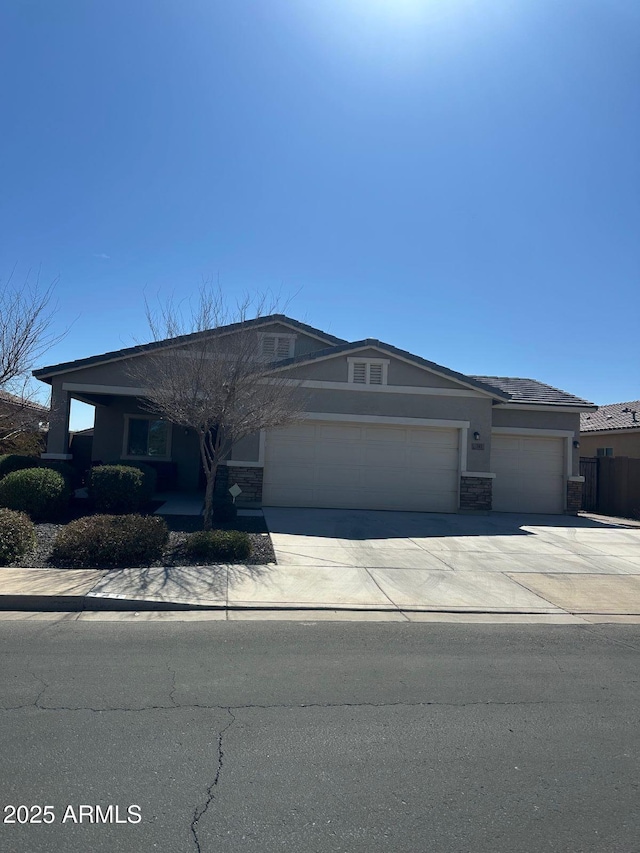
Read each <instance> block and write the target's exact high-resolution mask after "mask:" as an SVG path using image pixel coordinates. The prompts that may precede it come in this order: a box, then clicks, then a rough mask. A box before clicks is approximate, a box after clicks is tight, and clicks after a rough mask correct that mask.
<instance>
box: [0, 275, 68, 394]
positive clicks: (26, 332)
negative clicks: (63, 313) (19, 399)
mask: <svg viewBox="0 0 640 853" xmlns="http://www.w3.org/2000/svg"><path fill="white" fill-rule="evenodd" d="M57 282H58V280H57V279H55V280H54V281H53V282H52V283H51V284H50V285H49V286H48V287H44V288H43V287H41V285H40V276H39V275H37V276H36V278H35V281H32V280H31V276H30V274H29V273H27V276H26V277H25V279H24V281H23V282H22V283H21V284H18V283H17V282H16V281H15V269H14V270H13V271H12V272H11V274H10V275H9V278H8V279H7V280H6V282H2V281H0V389H2V390H4V391H8V392H9V393H14V394H17V395H18V396H22V395H24V389H25V383H26V381H27V380H28V378H29V376H30V374H31V369H32V367H33V365H34V364H35V362H36V361H37V360H38V359H39V358H40V356H42V355H43V354H44V353H45V352H46V351H47V350H48V349H50V348H51V347H52V346H54V345H55V344H57V343H59V341H61V340H62V339H63V338H64V336H65V335H66V331H65V332H62V333H59V334H58V333H56V332H54V331H53V318H54V316H55V313H56V306H55V304H54V302H53V296H54V291H55V287H56V285H57Z"/></svg>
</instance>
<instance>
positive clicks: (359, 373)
mask: <svg viewBox="0 0 640 853" xmlns="http://www.w3.org/2000/svg"><path fill="white" fill-rule="evenodd" d="M353 381H354V382H360V383H361V384H362V385H366V383H367V364H366V362H364V361H356V363H355V364H354V365H353Z"/></svg>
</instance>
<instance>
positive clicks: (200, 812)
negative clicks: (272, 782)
mask: <svg viewBox="0 0 640 853" xmlns="http://www.w3.org/2000/svg"><path fill="white" fill-rule="evenodd" d="M226 710H227V712H228V714H229V715H230V717H231V719H230V721H229V722H228V724H227V725H226V726H225V727H224V728H223V729H222V731H221V732H220V733H219V734H218V766H217V767H216V774H215V776H214V778H213V782H212V783H211V784H210V785H209V787H208V788H207V790H206V794H205V797H206V799H205V802H204V805H203V806H199V807H198V808H196V810H195V811H194V813H193V819H192V821H191V835H192V836H193V843H194V844H195V847H196V850H197V851H198V853H202V847H201V845H200V839H199V837H198V824H199V822H200V820H201V819H202V817H203V816H204V815H205V814H206V812H207V809H208V808H209V806H210V805H211V803H212V802H213V800H214V797H215V789H216V787H217V785H218V782H219V781H220V774H221V772H222V764H223V760H224V750H223V749H222V739H223V736H224V733H225V732H226V731H227V730H228V729H230V728H231V726H232V725H233V724H234V723H235V721H236V718H235V717H234V716H233V713H232V712H231V710H230V709H229V708H227V709H226Z"/></svg>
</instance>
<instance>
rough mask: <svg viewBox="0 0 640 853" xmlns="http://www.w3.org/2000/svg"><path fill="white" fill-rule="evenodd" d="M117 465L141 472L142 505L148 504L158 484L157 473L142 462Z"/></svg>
mask: <svg viewBox="0 0 640 853" xmlns="http://www.w3.org/2000/svg"><path fill="white" fill-rule="evenodd" d="M119 464H120V465H123V466H124V467H125V468H135V469H136V470H138V471H142V474H143V485H142V504H146V503H149V501H150V500H151V498H152V497H153V495H154V494H155V491H156V486H157V484H158V473H157V471H156V469H155V468H153V467H152V466H151V465H145V464H144V462H121V463H119Z"/></svg>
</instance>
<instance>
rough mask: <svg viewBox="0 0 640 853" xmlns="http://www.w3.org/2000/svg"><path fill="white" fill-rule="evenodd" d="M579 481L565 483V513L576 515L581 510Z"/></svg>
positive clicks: (580, 485) (580, 484) (580, 486)
mask: <svg viewBox="0 0 640 853" xmlns="http://www.w3.org/2000/svg"><path fill="white" fill-rule="evenodd" d="M583 485H584V483H582V482H580V481H579V480H568V481H567V513H568V514H570V515H576V514H577V513H578V512H580V510H581V509H582V487H583Z"/></svg>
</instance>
